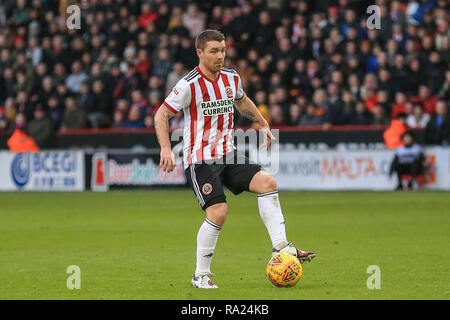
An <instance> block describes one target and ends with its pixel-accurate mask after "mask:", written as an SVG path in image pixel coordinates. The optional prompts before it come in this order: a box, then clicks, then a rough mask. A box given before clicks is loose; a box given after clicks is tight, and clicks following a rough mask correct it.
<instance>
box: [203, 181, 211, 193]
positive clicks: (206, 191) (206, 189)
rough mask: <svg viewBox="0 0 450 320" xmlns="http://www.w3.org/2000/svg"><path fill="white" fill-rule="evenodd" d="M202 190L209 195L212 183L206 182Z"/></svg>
mask: <svg viewBox="0 0 450 320" xmlns="http://www.w3.org/2000/svg"><path fill="white" fill-rule="evenodd" d="M202 192H203V194H204V195H208V194H210V193H211V192H212V185H211V184H210V183H205V184H204V185H203V187H202Z"/></svg>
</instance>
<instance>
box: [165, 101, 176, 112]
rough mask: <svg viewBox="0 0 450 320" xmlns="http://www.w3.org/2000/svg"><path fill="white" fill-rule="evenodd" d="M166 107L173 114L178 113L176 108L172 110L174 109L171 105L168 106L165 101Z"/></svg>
mask: <svg viewBox="0 0 450 320" xmlns="http://www.w3.org/2000/svg"><path fill="white" fill-rule="evenodd" d="M164 105H165V106H166V107H167V108H168V109H169V110H170V111H172V112H173V113H178V111H177V110H175V109H174V108H172V107H171V106H170V104H168V103H167V102H165V101H164Z"/></svg>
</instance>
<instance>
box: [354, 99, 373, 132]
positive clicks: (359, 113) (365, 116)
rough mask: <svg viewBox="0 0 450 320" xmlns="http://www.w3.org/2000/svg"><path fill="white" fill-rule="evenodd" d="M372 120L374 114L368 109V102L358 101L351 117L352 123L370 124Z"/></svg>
mask: <svg viewBox="0 0 450 320" xmlns="http://www.w3.org/2000/svg"><path fill="white" fill-rule="evenodd" d="M371 122H372V115H371V113H370V112H369V111H368V110H367V107H366V104H365V103H364V102H362V101H358V102H356V104H355V110H354V111H353V113H352V115H351V117H350V124H352V125H361V126H365V125H369V124H370V123H371Z"/></svg>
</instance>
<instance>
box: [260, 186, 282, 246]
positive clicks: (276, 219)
mask: <svg viewBox="0 0 450 320" xmlns="http://www.w3.org/2000/svg"><path fill="white" fill-rule="evenodd" d="M258 209H259V215H260V216H261V219H262V221H263V222H264V224H265V226H266V228H267V231H268V232H269V236H270V240H271V241H272V247H273V248H277V247H278V245H280V244H282V243H283V244H286V243H287V238H286V226H285V224H284V217H283V212H281V206H280V200H279V199H278V191H271V192H267V193H262V194H258Z"/></svg>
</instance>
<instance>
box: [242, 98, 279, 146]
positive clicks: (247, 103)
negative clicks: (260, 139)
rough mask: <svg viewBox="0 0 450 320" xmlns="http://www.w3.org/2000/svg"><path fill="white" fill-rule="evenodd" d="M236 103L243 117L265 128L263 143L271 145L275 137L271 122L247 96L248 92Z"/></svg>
mask: <svg viewBox="0 0 450 320" xmlns="http://www.w3.org/2000/svg"><path fill="white" fill-rule="evenodd" d="M234 105H235V106H236V109H237V110H238V111H239V113H240V114H241V115H242V116H243V117H246V118H247V119H249V120H251V121H253V122H255V123H257V124H258V125H259V127H260V128H261V129H260V130H263V131H264V132H265V135H264V137H265V138H264V144H263V145H265V146H266V147H267V149H268V148H269V147H270V143H271V141H272V140H273V139H275V137H274V136H273V135H272V133H271V132H270V127H269V123H268V122H267V121H266V119H264V117H263V115H262V114H261V112H259V110H258V108H257V107H256V105H255V104H254V103H253V101H252V100H251V99H250V98H249V97H247V95H246V94H244V96H243V97H242V99H239V100H235V101H234Z"/></svg>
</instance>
